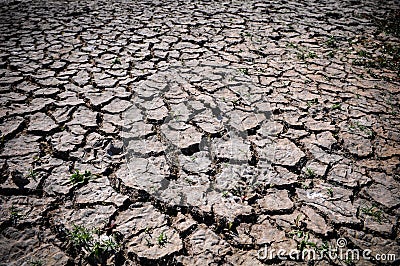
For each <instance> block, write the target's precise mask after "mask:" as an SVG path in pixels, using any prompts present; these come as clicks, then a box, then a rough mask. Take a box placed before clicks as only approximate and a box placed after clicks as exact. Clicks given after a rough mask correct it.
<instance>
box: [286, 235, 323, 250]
mask: <svg viewBox="0 0 400 266" xmlns="http://www.w3.org/2000/svg"><path fill="white" fill-rule="evenodd" d="M289 236H297V238H300V242H299V244H298V249H299V250H300V251H303V250H304V249H305V248H309V247H313V248H317V244H316V243H314V242H311V241H309V238H310V236H309V234H308V232H304V231H302V230H293V231H291V232H289Z"/></svg>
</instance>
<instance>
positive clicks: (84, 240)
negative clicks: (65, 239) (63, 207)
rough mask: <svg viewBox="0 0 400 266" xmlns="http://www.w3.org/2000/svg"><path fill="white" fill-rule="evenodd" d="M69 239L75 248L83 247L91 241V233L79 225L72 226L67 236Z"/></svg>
mask: <svg viewBox="0 0 400 266" xmlns="http://www.w3.org/2000/svg"><path fill="white" fill-rule="evenodd" d="M69 239H70V241H71V242H72V244H73V245H74V246H75V247H84V246H86V245H89V243H90V242H91V241H92V239H93V234H92V232H91V231H90V230H89V229H87V228H85V227H84V226H80V225H75V224H74V225H72V231H71V232H70V234H69Z"/></svg>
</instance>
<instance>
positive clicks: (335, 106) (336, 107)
mask: <svg viewBox="0 0 400 266" xmlns="http://www.w3.org/2000/svg"><path fill="white" fill-rule="evenodd" d="M341 108H342V105H341V104H340V103H335V104H333V105H332V106H331V109H332V110H336V109H338V110H340V109H341Z"/></svg>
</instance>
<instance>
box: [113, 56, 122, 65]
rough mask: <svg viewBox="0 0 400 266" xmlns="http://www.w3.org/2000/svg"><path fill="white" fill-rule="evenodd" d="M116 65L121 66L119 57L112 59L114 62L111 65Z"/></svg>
mask: <svg viewBox="0 0 400 266" xmlns="http://www.w3.org/2000/svg"><path fill="white" fill-rule="evenodd" d="M116 64H119V65H120V64H121V59H119V57H115V58H114V61H113V65H116Z"/></svg>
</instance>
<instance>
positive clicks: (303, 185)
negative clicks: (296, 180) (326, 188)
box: [301, 182, 310, 189]
mask: <svg viewBox="0 0 400 266" xmlns="http://www.w3.org/2000/svg"><path fill="white" fill-rule="evenodd" d="M301 188H302V189H309V188H310V186H309V185H308V184H307V183H306V182H302V183H301Z"/></svg>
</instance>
